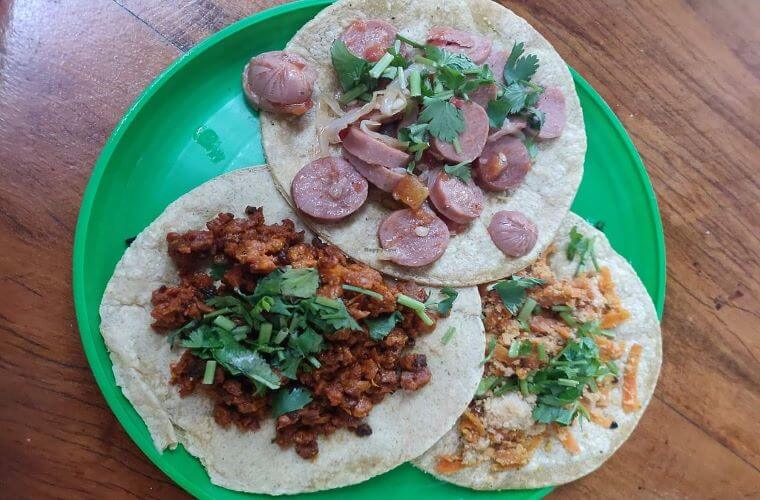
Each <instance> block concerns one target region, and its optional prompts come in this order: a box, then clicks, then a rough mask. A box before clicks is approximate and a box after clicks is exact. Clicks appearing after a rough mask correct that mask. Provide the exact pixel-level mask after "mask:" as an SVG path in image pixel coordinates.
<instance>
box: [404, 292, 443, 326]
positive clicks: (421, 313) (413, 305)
mask: <svg viewBox="0 0 760 500" xmlns="http://www.w3.org/2000/svg"><path fill="white" fill-rule="evenodd" d="M396 301H397V302H398V303H399V304H401V305H402V306H406V307H408V308H409V309H411V310H412V311H414V313H415V314H416V315H417V316H418V317H419V318H420V319H421V320H422V322H423V323H425V325H427V326H430V325H432V324H433V323H434V321H433V320H432V319H430V316H428V315H427V313H426V312H425V304H423V303H422V302H420V301H419V300H415V299H413V298H411V297H409V296H408V295H404V294H403V293H400V294H398V295H396Z"/></svg>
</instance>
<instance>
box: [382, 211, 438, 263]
mask: <svg viewBox="0 0 760 500" xmlns="http://www.w3.org/2000/svg"><path fill="white" fill-rule="evenodd" d="M377 235H378V238H379V239H380V246H381V247H382V248H383V250H384V251H385V252H386V254H387V255H388V258H389V259H390V260H391V261H392V262H395V263H396V264H399V265H401V266H408V267H419V266H426V265H428V264H431V263H433V262H435V261H436V260H438V259H439V258H440V257H441V255H443V253H444V252H445V251H446V247H447V246H448V245H449V228H448V227H446V223H444V222H443V221H442V220H441V219H440V218H439V217H437V216H436V215H435V214H434V213H433V211H432V210H430V209H429V208H427V207H425V206H423V207H422V208H419V209H417V210H412V209H409V208H405V209H403V210H396V211H395V212H392V213H391V214H390V215H389V216H388V217H386V218H385V220H383V222H382V223H381V224H380V228H379V229H378V232H377Z"/></svg>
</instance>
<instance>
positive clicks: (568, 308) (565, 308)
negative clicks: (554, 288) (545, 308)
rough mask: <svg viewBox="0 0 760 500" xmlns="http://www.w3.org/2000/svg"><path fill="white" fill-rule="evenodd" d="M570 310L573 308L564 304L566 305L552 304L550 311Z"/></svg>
mask: <svg viewBox="0 0 760 500" xmlns="http://www.w3.org/2000/svg"><path fill="white" fill-rule="evenodd" d="M572 310H573V308H572V307H570V306H566V305H556V306H552V311H554V312H568V311H572Z"/></svg>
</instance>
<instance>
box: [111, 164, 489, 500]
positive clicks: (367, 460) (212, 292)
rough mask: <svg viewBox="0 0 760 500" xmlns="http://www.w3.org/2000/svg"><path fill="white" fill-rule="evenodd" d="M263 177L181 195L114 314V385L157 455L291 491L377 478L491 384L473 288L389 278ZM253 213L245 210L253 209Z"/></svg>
mask: <svg viewBox="0 0 760 500" xmlns="http://www.w3.org/2000/svg"><path fill="white" fill-rule="evenodd" d="M273 193H274V185H273V183H272V180H271V177H270V175H269V173H268V171H267V169H266V168H265V167H257V168H249V169H243V170H238V171H235V172H232V173H229V174H226V175H223V176H221V177H218V178H216V179H213V180H211V181H209V182H207V183H205V184H203V185H201V186H200V187H198V188H196V189H194V190H193V191H191V192H189V193H188V194H186V195H184V196H182V197H181V198H179V199H178V200H177V201H175V202H174V203H172V204H171V205H169V207H168V208H167V209H166V210H165V211H164V212H163V213H162V214H161V215H160V216H159V217H158V218H157V219H156V220H155V221H154V222H153V223H151V224H150V225H149V226H148V227H147V228H146V229H145V230H144V231H143V232H142V233H140V235H139V236H137V238H136V239H135V240H134V242H133V243H131V246H130V247H129V248H128V249H127V250H126V252H125V254H124V256H123V257H122V259H121V260H120V261H119V263H118V264H117V266H116V269H115V271H114V274H113V277H112V278H111V280H110V281H109V282H108V285H107V287H106V290H105V294H104V296H103V301H102V303H101V307H100V316H101V332H102V334H103V338H104V339H105V342H106V346H107V347H108V349H109V351H110V356H111V360H112V361H113V370H114V375H115V378H116V382H117V383H118V384H119V386H121V388H122V390H123V392H124V395H125V396H126V397H127V398H128V399H129V400H130V402H131V403H132V405H133V406H134V408H135V409H136V410H137V412H138V413H139V415H140V416H141V417H142V418H143V420H144V421H145V423H146V425H147V427H148V430H149V431H150V434H151V436H152V438H153V441H154V444H155V446H156V448H157V449H159V450H164V449H166V448H174V447H176V446H177V445H178V444H182V445H183V446H184V447H185V448H186V449H187V450H188V451H189V452H190V453H191V454H193V455H195V456H196V457H198V458H199V459H200V461H201V462H202V463H203V465H204V466H205V468H206V470H207V471H208V474H209V476H210V478H211V481H212V482H213V483H215V484H218V485H220V486H224V487H227V488H230V489H234V490H240V491H247V492H257V493H269V494H285V493H298V492H307V491H315V490H322V489H327V488H335V487H340V486H345V485H349V484H353V483H356V482H360V481H363V480H366V479H368V478H370V477H372V476H375V475H377V474H380V473H383V472H385V471H388V470H390V469H391V468H393V467H395V466H396V465H398V464H400V463H402V462H405V461H407V460H410V459H412V458H414V457H416V456H418V455H420V454H421V453H422V452H424V451H425V450H426V449H427V448H429V447H430V446H432V445H433V444H434V443H435V442H436V441H437V440H438V439H439V438H440V437H441V436H442V435H443V434H444V433H445V432H446V431H447V430H448V429H450V428H451V426H452V425H454V422H455V421H456V419H457V418H458V416H459V414H461V412H462V411H463V410H464V409H465V408H466V406H467V404H468V402H469V400H470V398H471V397H472V394H473V393H474V391H475V389H476V387H477V385H478V383H479V380H480V378H481V375H482V367H477V363H478V359H479V358H480V357H481V355H482V350H483V348H484V335H483V330H482V328H483V327H482V323H481V321H480V298H479V295H478V292H477V290H476V289H475V288H464V289H453V288H444V289H442V290H426V289H423V288H421V287H420V286H418V285H416V284H414V283H412V282H400V281H395V280H392V279H386V278H384V277H383V276H382V275H380V273H378V272H377V271H375V270H373V269H370V268H369V267H367V266H366V265H364V264H360V263H358V262H356V261H353V260H352V259H350V258H348V257H346V256H345V255H344V254H343V253H342V252H341V251H340V250H339V249H338V248H337V247H335V246H333V245H331V244H328V243H325V242H322V241H321V240H319V239H317V238H312V237H311V234H310V233H309V232H308V231H307V230H302V229H300V228H299V227H298V225H297V224H296V223H295V222H294V220H293V219H294V215H295V214H294V213H293V211H292V209H291V208H290V207H289V206H288V205H287V203H285V201H284V200H282V199H281V198H280V197H279V196H278V195H276V194H273ZM246 207H247V208H246Z"/></svg>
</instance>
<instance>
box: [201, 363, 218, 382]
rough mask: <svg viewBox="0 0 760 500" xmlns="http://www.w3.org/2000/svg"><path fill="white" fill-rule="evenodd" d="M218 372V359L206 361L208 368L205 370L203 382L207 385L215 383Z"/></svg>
mask: <svg viewBox="0 0 760 500" xmlns="http://www.w3.org/2000/svg"><path fill="white" fill-rule="evenodd" d="M215 373H216V361H214V360H213V359H210V360H208V361H206V369H205V370H204V371H203V383H204V384H205V385H209V384H213V383H214V374H215Z"/></svg>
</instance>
